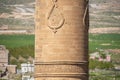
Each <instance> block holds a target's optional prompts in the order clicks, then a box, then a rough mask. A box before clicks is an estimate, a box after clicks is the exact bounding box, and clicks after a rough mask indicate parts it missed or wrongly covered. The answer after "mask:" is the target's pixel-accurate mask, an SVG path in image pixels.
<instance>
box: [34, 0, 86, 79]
mask: <svg viewBox="0 0 120 80" xmlns="http://www.w3.org/2000/svg"><path fill="white" fill-rule="evenodd" d="M87 11H88V8H87V1H86V0H37V1H36V29H35V36H36V37H35V79H36V80H88V12H87Z"/></svg>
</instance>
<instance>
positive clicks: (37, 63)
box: [35, 61, 88, 65]
mask: <svg viewBox="0 0 120 80" xmlns="http://www.w3.org/2000/svg"><path fill="white" fill-rule="evenodd" d="M87 63H88V61H51V62H35V65H55V64H57V65H64V64H65V65H76V64H87Z"/></svg>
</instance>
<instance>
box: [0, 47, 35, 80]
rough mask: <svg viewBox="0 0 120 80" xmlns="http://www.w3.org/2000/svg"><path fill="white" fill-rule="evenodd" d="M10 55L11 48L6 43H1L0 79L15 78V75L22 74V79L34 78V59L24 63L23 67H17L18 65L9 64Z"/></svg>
mask: <svg viewBox="0 0 120 80" xmlns="http://www.w3.org/2000/svg"><path fill="white" fill-rule="evenodd" d="M9 56H10V53H9V50H8V49H6V47H5V46H4V45H0V79H5V80H14V79H12V76H13V75H20V77H21V79H20V80H34V77H33V72H34V61H33V63H30V62H28V63H22V64H21V69H17V65H11V64H9V61H10V60H9ZM11 74H12V75H11Z"/></svg>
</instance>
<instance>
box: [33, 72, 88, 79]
mask: <svg viewBox="0 0 120 80" xmlns="http://www.w3.org/2000/svg"><path fill="white" fill-rule="evenodd" d="M87 75H88V74H87V73H37V74H35V75H34V77H36V78H37V77H85V76H87Z"/></svg>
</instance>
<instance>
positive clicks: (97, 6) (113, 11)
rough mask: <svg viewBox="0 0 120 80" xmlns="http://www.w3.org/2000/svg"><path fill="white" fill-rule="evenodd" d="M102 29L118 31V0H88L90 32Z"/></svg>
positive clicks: (119, 11)
mask: <svg viewBox="0 0 120 80" xmlns="http://www.w3.org/2000/svg"><path fill="white" fill-rule="evenodd" d="M116 27H117V28H116ZM93 28H94V30H91V29H93ZM96 28H99V29H96ZM106 28H107V29H106ZM103 30H104V31H105V32H104V33H111V32H112V33H117V32H120V0H90V32H91V33H96V32H98V33H101V31H102V32H103ZM107 30H108V31H107ZM116 30H117V31H116ZM106 31H107V32H106Z"/></svg>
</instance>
